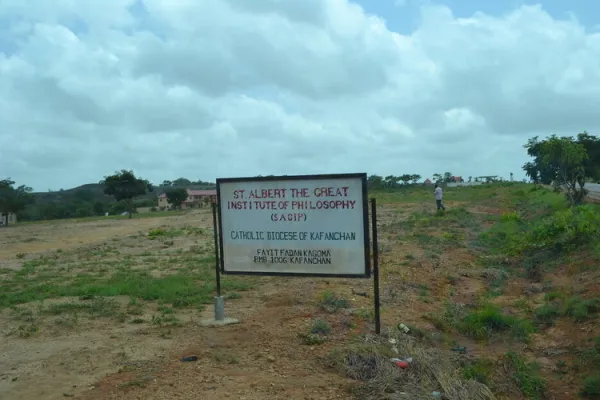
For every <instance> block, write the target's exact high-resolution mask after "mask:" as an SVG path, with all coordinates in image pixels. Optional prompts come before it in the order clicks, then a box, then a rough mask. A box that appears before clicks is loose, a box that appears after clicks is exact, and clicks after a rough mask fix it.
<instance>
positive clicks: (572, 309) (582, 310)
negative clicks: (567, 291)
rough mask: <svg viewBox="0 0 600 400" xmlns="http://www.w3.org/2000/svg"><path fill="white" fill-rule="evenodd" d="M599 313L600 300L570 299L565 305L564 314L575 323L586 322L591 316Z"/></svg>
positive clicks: (576, 297) (575, 297)
mask: <svg viewBox="0 0 600 400" xmlns="http://www.w3.org/2000/svg"><path fill="white" fill-rule="evenodd" d="M598 311H600V299H582V298H580V297H578V296H574V297H571V298H570V299H569V300H567V302H566V304H565V313H566V314H567V315H569V316H571V317H573V319H575V321H577V322H581V321H585V320H587V319H588V318H589V317H590V315H591V314H596V313H598Z"/></svg>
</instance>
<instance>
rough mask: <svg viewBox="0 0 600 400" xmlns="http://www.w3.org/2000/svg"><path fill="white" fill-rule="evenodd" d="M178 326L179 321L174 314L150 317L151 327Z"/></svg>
mask: <svg viewBox="0 0 600 400" xmlns="http://www.w3.org/2000/svg"><path fill="white" fill-rule="evenodd" d="M178 324H179V320H178V319H177V317H176V316H175V315H174V314H165V313H163V314H160V315H153V316H152V325H160V326H163V325H167V326H174V325H178Z"/></svg>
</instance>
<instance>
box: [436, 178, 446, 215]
mask: <svg viewBox="0 0 600 400" xmlns="http://www.w3.org/2000/svg"><path fill="white" fill-rule="evenodd" d="M433 194H434V195H435V203H436V205H437V209H438V211H439V210H446V207H444V205H443V204H442V188H441V187H439V185H438V184H437V183H436V184H435V190H434V192H433Z"/></svg>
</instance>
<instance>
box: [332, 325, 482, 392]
mask: <svg viewBox="0 0 600 400" xmlns="http://www.w3.org/2000/svg"><path fill="white" fill-rule="evenodd" d="M390 335H391V332H390ZM392 338H394V339H395V341H396V344H395V345H394V346H395V347H396V348H397V350H398V352H399V353H400V354H410V355H411V357H413V358H414V359H415V360H418V362H414V363H413V364H412V365H411V366H410V367H409V368H408V369H406V370H404V371H401V372H399V369H398V367H397V366H396V365H394V363H392V362H390V358H391V357H397V356H398V355H397V354H396V352H395V351H393V350H392V347H391V346H390V344H389V343H388V340H387V339H385V338H378V337H364V338H360V340H357V341H356V342H353V343H350V344H348V345H346V346H345V347H344V348H340V349H335V350H333V351H332V352H330V353H329V355H328V356H327V357H326V359H324V363H325V365H326V366H327V367H330V368H333V369H335V370H337V371H339V372H340V373H341V374H343V375H344V376H346V377H348V378H351V379H354V380H358V381H360V384H359V386H358V387H357V389H356V390H355V396H356V398H359V399H387V398H396V397H397V398H407V399H429V398H431V392H432V391H442V392H443V393H445V394H446V395H447V396H448V397H449V398H452V399H461V400H475V399H477V400H490V399H493V398H494V395H493V394H492V392H491V391H490V389H489V388H488V387H487V386H485V385H483V384H481V383H479V382H476V381H475V380H471V379H465V378H464V377H463V376H461V370H460V369H457V368H456V364H455V362H453V360H451V359H450V358H449V356H448V354H447V353H444V352H441V351H439V350H437V349H435V348H434V347H432V346H430V345H429V344H425V345H423V344H422V343H421V342H420V341H418V340H417V339H415V338H413V337H411V336H409V335H404V334H400V333H398V334H397V335H393V336H392ZM400 393H402V395H399V394H400ZM398 395H399V396H398Z"/></svg>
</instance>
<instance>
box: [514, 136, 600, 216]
mask: <svg viewBox="0 0 600 400" xmlns="http://www.w3.org/2000/svg"><path fill="white" fill-rule="evenodd" d="M525 147H526V148H527V149H528V153H529V150H530V149H535V150H534V151H532V153H534V154H535V156H534V157H535V159H534V161H533V162H528V163H526V164H525V165H523V169H524V170H525V172H526V173H527V175H528V176H529V177H530V178H531V179H532V180H533V181H534V182H536V183H538V182H540V183H543V184H549V183H552V184H553V185H554V187H555V188H556V189H557V190H562V189H564V190H566V195H567V199H568V200H569V203H570V204H571V205H577V204H580V203H581V202H583V199H584V198H585V195H586V194H587V190H585V188H584V185H585V179H586V165H589V164H588V160H589V157H588V153H587V151H586V148H585V146H584V145H583V144H582V143H579V142H578V141H576V140H575V139H574V138H572V137H566V136H564V137H557V136H556V135H552V136H550V137H549V138H547V139H545V140H542V141H539V140H538V139H537V137H535V138H533V139H530V140H529V141H528V142H527V144H526V145H525Z"/></svg>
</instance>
